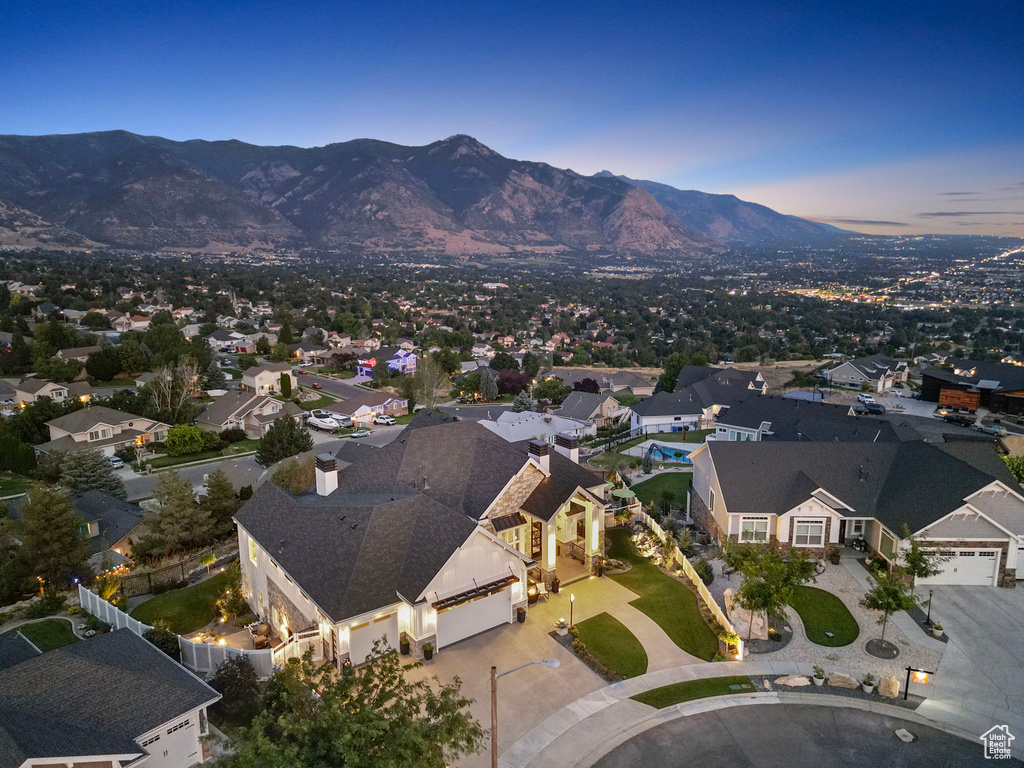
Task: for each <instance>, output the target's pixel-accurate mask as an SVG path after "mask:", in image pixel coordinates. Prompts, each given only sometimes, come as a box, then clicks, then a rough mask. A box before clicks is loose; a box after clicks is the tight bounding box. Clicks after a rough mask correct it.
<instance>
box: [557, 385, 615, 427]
mask: <svg viewBox="0 0 1024 768" xmlns="http://www.w3.org/2000/svg"><path fill="white" fill-rule="evenodd" d="M555 414H556V415H557V416H561V417H562V418H565V419H575V420H576V421H589V422H590V423H592V424H594V425H595V426H598V427H604V426H607V425H608V424H614V423H616V422H618V421H621V420H622V419H625V418H628V417H629V409H628V408H624V407H623V406H622V405H620V404H619V401H618V400H616V399H615V398H614V397H611V396H610V395H595V394H593V393H591V392H570V393H569V396H568V397H566V398H565V400H563V401H562V405H561V406H560V407H559V408H558V410H557V411H555Z"/></svg>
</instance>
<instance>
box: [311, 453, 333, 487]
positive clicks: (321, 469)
mask: <svg viewBox="0 0 1024 768" xmlns="http://www.w3.org/2000/svg"><path fill="white" fill-rule="evenodd" d="M337 489H338V463H337V462H336V461H335V459H334V457H333V456H332V455H331V454H329V453H318V454H317V455H316V492H317V495H318V496H330V495H331V494H332V493H334V492H335V491H336V490H337Z"/></svg>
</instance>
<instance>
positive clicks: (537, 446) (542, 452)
mask: <svg viewBox="0 0 1024 768" xmlns="http://www.w3.org/2000/svg"><path fill="white" fill-rule="evenodd" d="M549 450H550V447H549V446H548V444H547V443H546V442H545V441H543V440H531V441H530V458H531V459H533V462H534V463H535V464H536V465H537V466H538V467H539V468H540V471H541V472H543V473H544V474H545V475H550V474H551V456H550V455H548V451H549Z"/></svg>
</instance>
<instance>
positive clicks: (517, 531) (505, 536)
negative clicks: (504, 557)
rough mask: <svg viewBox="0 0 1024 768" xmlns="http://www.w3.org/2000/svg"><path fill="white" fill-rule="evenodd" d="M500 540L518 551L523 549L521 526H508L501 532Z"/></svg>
mask: <svg viewBox="0 0 1024 768" xmlns="http://www.w3.org/2000/svg"><path fill="white" fill-rule="evenodd" d="M501 540H502V541H504V542H505V543H506V544H508V545H509V546H510V547H514V548H515V549H518V550H519V551H520V552H522V551H523V546H522V545H523V528H522V526H516V527H515V528H509V529H508V530H506V531H502V532H501Z"/></svg>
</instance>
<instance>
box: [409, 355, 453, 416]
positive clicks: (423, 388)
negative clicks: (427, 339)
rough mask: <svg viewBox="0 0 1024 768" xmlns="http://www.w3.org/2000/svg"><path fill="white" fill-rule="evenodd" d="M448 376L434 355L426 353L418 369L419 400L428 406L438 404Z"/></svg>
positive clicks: (431, 406)
mask: <svg viewBox="0 0 1024 768" xmlns="http://www.w3.org/2000/svg"><path fill="white" fill-rule="evenodd" d="M447 381H448V376H447V374H446V373H445V371H444V368H442V367H441V365H440V363H438V361H437V360H436V359H435V358H434V356H433V355H424V356H423V359H422V360H420V364H419V368H418V369H417V371H416V387H417V391H418V393H419V401H420V402H421V403H423V404H424V405H425V406H427V408H433V407H435V406H436V405H437V399H438V392H439V391H441V392H443V391H444V389H445V383H446V382H447Z"/></svg>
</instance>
